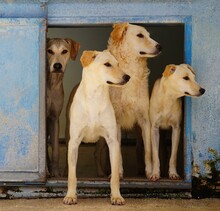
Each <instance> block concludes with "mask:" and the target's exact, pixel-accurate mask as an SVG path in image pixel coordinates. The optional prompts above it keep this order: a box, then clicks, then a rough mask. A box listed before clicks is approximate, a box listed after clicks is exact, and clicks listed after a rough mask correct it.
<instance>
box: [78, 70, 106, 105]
mask: <svg viewBox="0 0 220 211" xmlns="http://www.w3.org/2000/svg"><path fill="white" fill-rule="evenodd" d="M80 86H81V87H82V89H83V93H84V94H85V97H86V98H87V99H91V100H92V101H97V99H98V98H100V99H101V101H99V102H103V101H105V100H110V97H109V86H108V85H107V84H103V83H101V82H99V81H98V80H97V76H96V75H95V74H94V73H93V72H92V71H90V70H88V69H86V70H83V74H82V81H81V83H80Z"/></svg>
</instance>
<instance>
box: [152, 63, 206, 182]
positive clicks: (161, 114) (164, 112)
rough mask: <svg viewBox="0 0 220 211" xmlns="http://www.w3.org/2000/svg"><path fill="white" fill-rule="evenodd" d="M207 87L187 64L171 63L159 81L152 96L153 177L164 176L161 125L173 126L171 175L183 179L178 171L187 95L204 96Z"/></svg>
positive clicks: (165, 127)
mask: <svg viewBox="0 0 220 211" xmlns="http://www.w3.org/2000/svg"><path fill="white" fill-rule="evenodd" d="M204 93H205V89H203V88H201V86H200V85H199V84H198V83H197V82H196V81H195V72H194V70H193V69H192V67H191V66H189V65H187V64H181V65H173V64H172V65H167V66H166V69H165V71H164V72H163V77H162V78H161V79H158V80H157V81H156V82H155V85H154V87H153V91H152V96H151V99H150V120H151V141H152V153H153V173H152V176H151V180H153V181H156V180H158V179H159V178H160V161H159V155H158V150H159V138H160V136H159V128H161V129H168V128H170V127H171V128H172V149H171V157H170V162H169V178H170V179H179V178H180V177H179V175H178V174H177V171H176V160H177V150H178V144H179V139H180V131H181V120H182V99H181V97H183V96H192V97H193V96H200V95H202V94H204Z"/></svg>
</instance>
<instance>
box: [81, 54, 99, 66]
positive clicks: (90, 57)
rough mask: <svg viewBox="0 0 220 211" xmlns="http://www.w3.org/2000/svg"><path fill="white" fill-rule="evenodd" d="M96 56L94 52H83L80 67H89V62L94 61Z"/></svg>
mask: <svg viewBox="0 0 220 211" xmlns="http://www.w3.org/2000/svg"><path fill="white" fill-rule="evenodd" d="M96 54H97V52H96V51H83V54H82V56H81V58H80V61H81V64H82V66H83V67H86V66H88V65H90V64H91V62H92V61H94V59H95V57H96Z"/></svg>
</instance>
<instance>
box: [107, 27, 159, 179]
mask: <svg viewBox="0 0 220 211" xmlns="http://www.w3.org/2000/svg"><path fill="white" fill-rule="evenodd" d="M108 49H109V51H110V52H111V53H112V55H113V56H115V58H116V59H117V60H118V62H119V67H120V68H121V69H122V71H124V72H125V73H126V74H128V75H130V77H131V80H130V81H129V83H127V84H126V85H125V86H123V87H122V88H121V89H117V88H115V87H110V97H111V102H112V104H113V107H114V110H115V115H116V121H117V125H118V140H121V129H128V130H129V129H132V128H133V127H134V125H135V124H138V125H139V126H140V128H141V132H142V138H143V142H144V154H145V165H146V167H145V173H146V176H147V177H148V178H149V177H150V175H151V173H152V163H151V142H150V118H149V90H148V77H149V74H150V70H149V69H148V67H147V59H148V58H152V57H155V56H158V55H159V54H160V53H161V46H160V44H158V43H157V42H156V41H155V40H153V39H151V38H150V34H149V32H148V31H147V30H146V29H145V28H144V27H141V26H138V25H133V24H129V23H118V24H114V26H113V31H112V32H111V35H110V38H109V41H108ZM120 176H121V177H123V167H122V157H121V158H120Z"/></svg>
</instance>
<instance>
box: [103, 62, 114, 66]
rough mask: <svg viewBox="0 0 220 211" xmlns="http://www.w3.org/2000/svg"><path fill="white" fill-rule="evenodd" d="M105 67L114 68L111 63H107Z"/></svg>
mask: <svg viewBox="0 0 220 211" xmlns="http://www.w3.org/2000/svg"><path fill="white" fill-rule="evenodd" d="M104 65H105V66H106V67H111V66H112V65H111V64H110V63H109V62H106V63H105V64H104Z"/></svg>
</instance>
